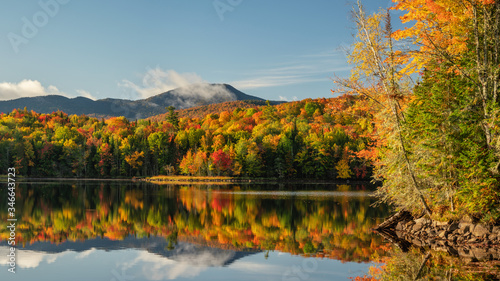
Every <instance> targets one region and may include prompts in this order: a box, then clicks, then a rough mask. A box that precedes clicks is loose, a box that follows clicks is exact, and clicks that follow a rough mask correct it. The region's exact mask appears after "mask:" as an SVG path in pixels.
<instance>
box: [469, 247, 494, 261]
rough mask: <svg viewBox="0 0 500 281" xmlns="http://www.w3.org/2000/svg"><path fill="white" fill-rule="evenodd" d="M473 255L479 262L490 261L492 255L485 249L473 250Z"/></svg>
mask: <svg viewBox="0 0 500 281" xmlns="http://www.w3.org/2000/svg"><path fill="white" fill-rule="evenodd" d="M472 254H473V255H474V257H476V259H477V260H480V261H484V260H489V258H490V255H489V254H488V252H487V251H486V250H485V249H481V248H472Z"/></svg>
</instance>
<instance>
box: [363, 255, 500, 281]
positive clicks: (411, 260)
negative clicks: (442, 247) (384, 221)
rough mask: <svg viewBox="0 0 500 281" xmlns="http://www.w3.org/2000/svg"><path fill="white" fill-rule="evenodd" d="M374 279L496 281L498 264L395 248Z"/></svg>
mask: <svg viewBox="0 0 500 281" xmlns="http://www.w3.org/2000/svg"><path fill="white" fill-rule="evenodd" d="M385 262H386V265H385V266H383V267H382V270H373V269H372V271H375V272H377V274H375V277H376V278H377V279H378V278H380V279H381V280H405V281H406V280H475V281H481V280H499V278H500V272H499V269H498V265H499V263H498V262H493V261H490V262H481V263H480V262H471V261H470V260H466V259H461V258H459V257H452V256H449V255H448V254H447V253H444V252H436V251H422V249H416V248H412V249H410V251H408V252H406V253H404V252H402V251H401V250H399V249H398V248H396V247H394V248H393V249H392V250H391V251H390V258H387V259H386V260H385Z"/></svg>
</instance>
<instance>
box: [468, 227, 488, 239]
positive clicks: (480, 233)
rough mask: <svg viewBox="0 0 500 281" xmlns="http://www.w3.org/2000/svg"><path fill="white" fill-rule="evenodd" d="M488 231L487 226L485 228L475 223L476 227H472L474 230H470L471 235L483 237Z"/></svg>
mask: <svg viewBox="0 0 500 281" xmlns="http://www.w3.org/2000/svg"><path fill="white" fill-rule="evenodd" d="M489 232H490V231H489V230H488V228H486V227H485V226H484V225H482V224H478V225H476V227H474V230H472V235H474V236H476V237H483V236H485V235H487V234H488V233H489Z"/></svg>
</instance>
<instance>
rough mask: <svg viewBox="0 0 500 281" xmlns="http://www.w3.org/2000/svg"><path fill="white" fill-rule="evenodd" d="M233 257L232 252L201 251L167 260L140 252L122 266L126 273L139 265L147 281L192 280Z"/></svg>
mask: <svg viewBox="0 0 500 281" xmlns="http://www.w3.org/2000/svg"><path fill="white" fill-rule="evenodd" d="M233 256H234V252H228V251H224V252H215V253H214V252H211V251H202V252H196V253H183V254H181V255H176V256H174V257H173V258H174V259H175V260H174V259H169V258H165V257H162V256H158V255H156V254H152V253H149V252H140V253H139V255H138V256H137V257H136V258H135V259H134V260H133V261H131V262H128V263H125V264H123V265H122V270H124V271H126V270H128V269H129V268H131V267H133V266H135V265H139V264H140V265H141V266H142V271H143V273H144V276H145V277H146V278H147V279H148V280H166V279H169V280H173V279H177V278H179V277H181V278H193V277H196V276H198V275H200V274H201V273H202V272H203V271H205V270H207V269H208V268H209V267H221V266H223V265H224V264H225V263H226V262H227V261H228V260H230V259H231V258H232V257H233Z"/></svg>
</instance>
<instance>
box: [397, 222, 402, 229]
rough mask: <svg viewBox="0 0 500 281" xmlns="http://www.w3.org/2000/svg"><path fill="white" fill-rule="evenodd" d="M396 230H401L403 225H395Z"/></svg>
mask: <svg viewBox="0 0 500 281" xmlns="http://www.w3.org/2000/svg"><path fill="white" fill-rule="evenodd" d="M396 230H403V224H402V223H401V222H398V224H397V225H396Z"/></svg>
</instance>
